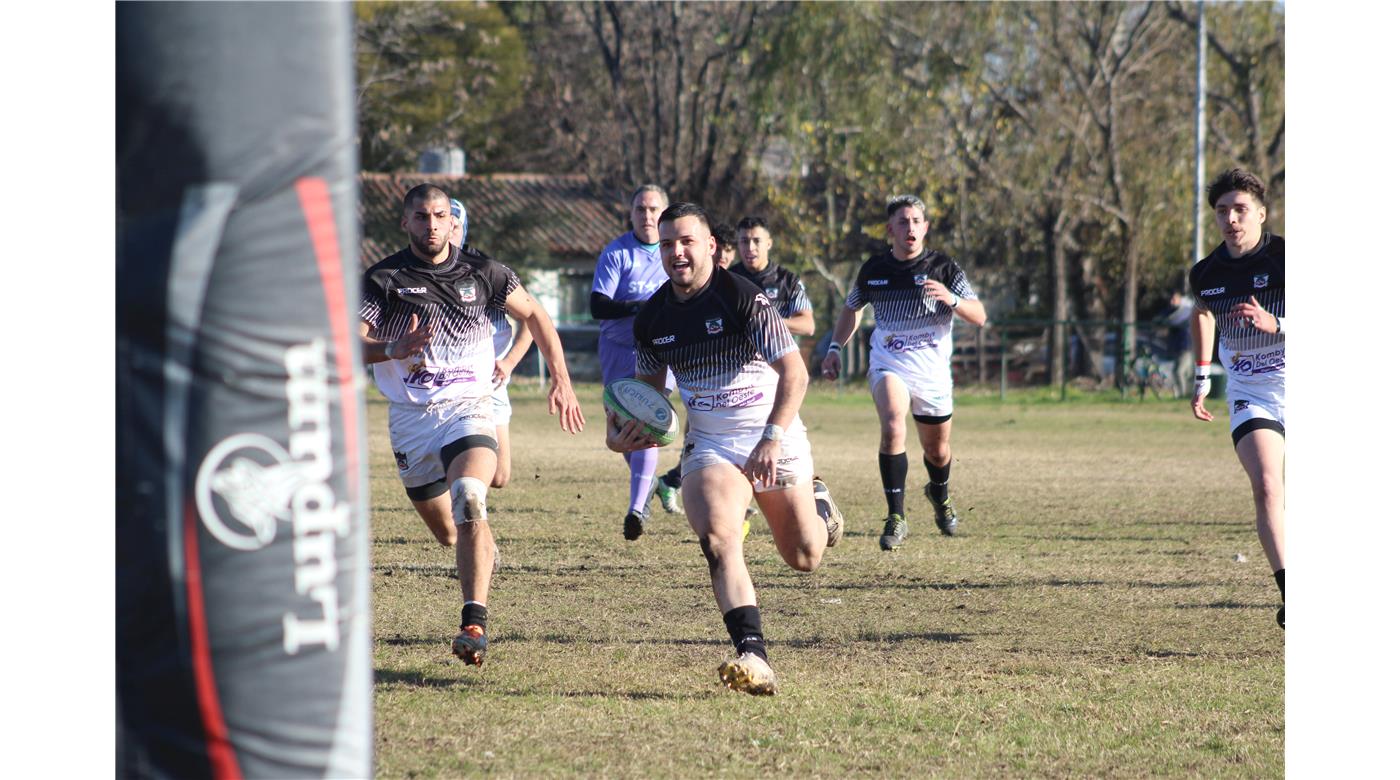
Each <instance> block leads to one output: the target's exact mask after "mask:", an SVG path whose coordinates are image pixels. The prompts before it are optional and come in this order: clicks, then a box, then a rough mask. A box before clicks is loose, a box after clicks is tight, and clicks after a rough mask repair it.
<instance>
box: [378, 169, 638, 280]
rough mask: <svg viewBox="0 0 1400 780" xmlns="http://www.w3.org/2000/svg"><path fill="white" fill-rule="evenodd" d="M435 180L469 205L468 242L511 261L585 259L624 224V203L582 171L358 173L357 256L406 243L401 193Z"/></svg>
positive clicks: (391, 249)
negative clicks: (606, 193) (599, 191)
mask: <svg viewBox="0 0 1400 780" xmlns="http://www.w3.org/2000/svg"><path fill="white" fill-rule="evenodd" d="M425 182H426V183H431V184H436V185H437V186H439V187H441V188H442V189H444V190H445V191H447V193H448V194H449V195H451V196H452V197H454V198H457V199H458V200H460V201H462V202H463V203H464V204H466V206H467V221H468V228H467V230H468V236H467V241H468V242H469V243H471V244H474V245H476V246H480V247H481V248H482V249H484V250H485V251H486V252H487V253H489V254H491V255H492V256H493V257H497V258H499V259H501V260H503V261H506V262H512V261H519V260H526V259H527V258H528V259H530V260H532V261H533V264H535V265H545V266H548V265H553V266H556V267H557V266H558V265H560V264H579V263H585V262H586V263H588V264H589V267H590V268H591V264H592V262H593V261H595V260H597V258H598V253H599V252H601V251H602V249H603V247H604V246H607V244H608V242H609V241H612V240H613V239H614V238H617V237H618V235H620V234H621V233H622V232H623V231H624V230H626V222H625V218H624V217H623V216H619V215H618V214H617V213H616V212H615V211H609V207H610V206H611V207H613V208H617V209H620V206H615V205H614V204H611V203H609V201H608V199H607V198H604V197H599V196H598V195H596V194H595V192H594V190H593V188H592V186H591V185H590V184H589V183H588V179H587V177H585V176H581V175H578V176H553V175H549V174H542V173H496V174H488V175H481V176H473V175H468V176H450V175H444V174H428V173H402V174H400V173H362V174H360V220H361V225H362V226H363V234H364V237H363V239H362V241H361V243H360V260H361V263H362V265H363V266H364V267H368V266H369V265H372V264H374V263H376V262H378V261H379V260H380V259H382V258H384V257H386V256H388V255H390V254H393V253H394V252H397V251H399V250H400V249H402V248H403V247H404V246H406V245H407V243H408V242H407V239H406V237H405V236H404V234H403V231H402V230H401V229H399V217H400V214H401V209H402V203H403V196H404V193H406V192H408V190H409V189H410V188H411V187H414V186H416V185H418V184H422V183H425Z"/></svg>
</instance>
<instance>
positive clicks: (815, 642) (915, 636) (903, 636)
mask: <svg viewBox="0 0 1400 780" xmlns="http://www.w3.org/2000/svg"><path fill="white" fill-rule="evenodd" d="M972 637H973V635H972V634H961V633H953V634H950V633H945V632H942V631H926V632H919V633H903V632H901V633H894V634H876V633H872V632H869V631H866V632H864V633H862V634H860V635H858V636H855V637H851V638H849V639H846V638H843V639H842V640H841V644H842V645H843V646H846V647H848V646H850V644H851V643H854V642H868V643H871V644H881V645H885V644H897V643H900V642H942V643H945V644H960V643H964V642H971V641H972ZM768 644H770V645H776V646H779V647H798V648H807V647H825V648H830V647H831V646H832V640H831V639H818V638H812V639H789V640H786V641H780V642H769V643H768Z"/></svg>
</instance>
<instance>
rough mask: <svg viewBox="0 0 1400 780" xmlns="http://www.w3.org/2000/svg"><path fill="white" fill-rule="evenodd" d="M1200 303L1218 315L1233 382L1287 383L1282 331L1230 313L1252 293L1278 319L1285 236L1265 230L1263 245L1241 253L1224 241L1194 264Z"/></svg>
mask: <svg viewBox="0 0 1400 780" xmlns="http://www.w3.org/2000/svg"><path fill="white" fill-rule="evenodd" d="M1191 292H1192V294H1193V295H1195V296H1196V301H1197V303H1196V305H1197V306H1200V307H1202V308H1204V309H1208V310H1209V311H1210V313H1211V314H1213V315H1215V331H1216V333H1217V334H1218V335H1219V338H1220V364H1221V365H1223V366H1224V367H1225V371H1226V374H1227V375H1228V376H1229V378H1230V383H1231V384H1234V383H1236V382H1238V383H1240V384H1242V385H1271V384H1275V383H1277V384H1279V385H1282V384H1283V373H1284V371H1283V368H1284V353H1283V334H1282V333H1265V332H1263V331H1261V330H1257V329H1256V328H1254V327H1252V326H1250V325H1246V324H1244V323H1242V322H1240V320H1238V319H1236V318H1231V317H1229V316H1228V315H1229V312H1230V309H1231V308H1233V307H1235V306H1236V305H1238V304H1241V303H1246V302H1248V301H1249V298H1250V296H1254V299H1255V300H1257V301H1258V302H1259V305H1260V306H1262V307H1264V308H1265V309H1266V310H1268V312H1269V313H1270V314H1272V315H1274V316H1275V317H1282V316H1284V314H1283V237H1282V236H1275V235H1271V234H1269V233H1264V234H1263V235H1261V236H1260V237H1259V246H1257V247H1255V249H1254V251H1253V252H1250V253H1249V254H1247V255H1245V256H1243V257H1230V252H1229V251H1228V250H1227V249H1226V248H1225V244H1224V243H1222V244H1220V246H1218V247H1216V248H1215V251H1213V252H1211V253H1210V254H1209V255H1207V256H1206V257H1205V259H1203V260H1201V261H1200V262H1199V263H1196V264H1195V265H1194V266H1192V267H1191Z"/></svg>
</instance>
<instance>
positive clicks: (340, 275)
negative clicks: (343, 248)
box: [296, 176, 360, 501]
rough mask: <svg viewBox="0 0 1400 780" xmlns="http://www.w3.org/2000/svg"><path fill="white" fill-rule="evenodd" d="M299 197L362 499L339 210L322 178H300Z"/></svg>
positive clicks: (351, 479)
mask: <svg viewBox="0 0 1400 780" xmlns="http://www.w3.org/2000/svg"><path fill="white" fill-rule="evenodd" d="M296 188H297V197H299V198H300V199H301V210H302V213H303V214H305V215H306V228H307V230H308V231H309V232H310V233H311V246H312V248H313V249H314V250H315V252H316V267H317V269H318V270H319V271H320V272H321V289H322V290H324V291H325V294H326V314H327V316H329V317H330V321H331V338H332V340H333V341H334V343H335V368H336V372H335V373H336V377H335V378H336V381H337V382H339V383H340V417H341V421H342V423H343V424H344V427H345V469H346V474H345V482H346V485H348V486H349V493H350V500H351V501H354V500H355V499H356V498H358V496H359V493H360V490H359V487H360V486H359V481H358V480H359V476H360V462H359V461H360V447H359V430H358V428H357V420H356V415H355V409H356V408H357V407H356V404H355V374H354V365H353V364H352V363H351V357H352V355H353V352H352V351H351V349H350V316H349V314H348V313H347V311H346V308H345V274H344V272H343V270H342V265H341V262H340V240H339V239H338V238H337V236H336V229H335V208H334V206H333V205H332V204H331V194H330V190H329V189H328V188H327V187H326V180H325V179H322V178H321V177H319V176H307V177H304V178H300V179H297V183H296Z"/></svg>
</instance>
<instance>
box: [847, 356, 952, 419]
mask: <svg viewBox="0 0 1400 780" xmlns="http://www.w3.org/2000/svg"><path fill="white" fill-rule="evenodd" d="M940 374H941V375H938V374H935V375H933V376H926V375H917V374H910V373H908V372H904V371H899V370H898V369H896V368H894V367H893V366H890V365H887V364H880V363H875V362H873V361H872V362H871V365H870V372H869V373H868V374H866V379H867V381H868V382H869V384H870V393H871V395H874V393H875V388H876V387H877V386H879V384H880V383H881V382H883V381H885V379H886V377H895V378H896V379H898V380H899V381H901V382H903V383H904V389H905V390H906V391H908V393H909V411H911V412H913V413H914V414H917V415H919V416H926V417H947V416H948V415H950V414H952V413H953V375H952V374H951V373H949V372H948V371H942V372H940Z"/></svg>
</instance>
